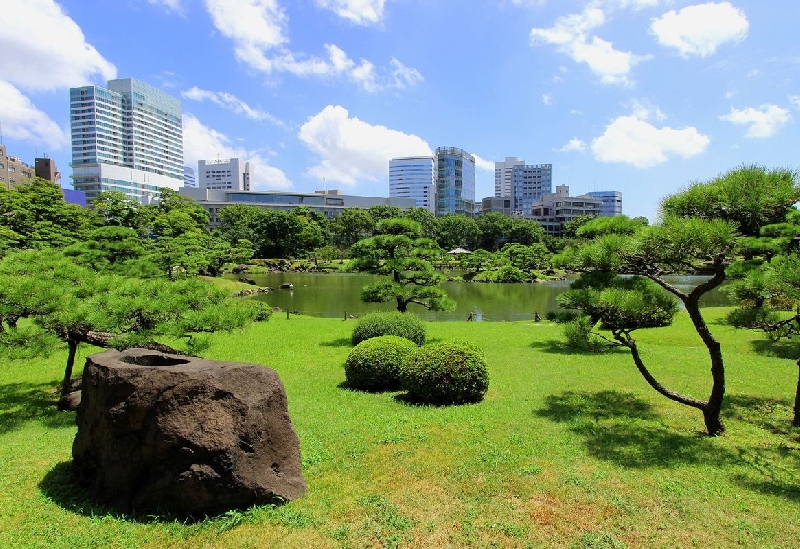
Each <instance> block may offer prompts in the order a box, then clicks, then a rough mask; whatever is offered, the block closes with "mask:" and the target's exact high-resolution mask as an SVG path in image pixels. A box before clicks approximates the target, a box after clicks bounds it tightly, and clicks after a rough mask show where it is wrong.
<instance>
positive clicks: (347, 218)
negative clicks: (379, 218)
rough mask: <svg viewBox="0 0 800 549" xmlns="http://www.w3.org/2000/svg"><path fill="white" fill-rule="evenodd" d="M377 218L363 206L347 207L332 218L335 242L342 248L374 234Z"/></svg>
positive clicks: (331, 228)
mask: <svg viewBox="0 0 800 549" xmlns="http://www.w3.org/2000/svg"><path fill="white" fill-rule="evenodd" d="M374 229H375V220H374V219H373V218H372V216H371V215H370V214H369V212H368V211H366V210H362V209H361V208H345V209H344V210H343V211H342V213H340V214H339V215H337V216H336V217H334V218H333V219H332V220H331V224H330V230H331V237H332V239H333V243H334V244H335V245H337V246H339V247H340V248H349V247H350V246H352V245H353V244H355V243H356V242H358V241H359V240H362V239H364V238H369V237H370V236H372V234H373V232H374Z"/></svg>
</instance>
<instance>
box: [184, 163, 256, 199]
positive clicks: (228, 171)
mask: <svg viewBox="0 0 800 549" xmlns="http://www.w3.org/2000/svg"><path fill="white" fill-rule="evenodd" d="M197 179H198V182H199V184H200V187H202V188H204V189H213V190H232V191H249V190H250V162H243V161H242V160H241V159H240V158H228V159H226V160H201V161H200V162H198V163H197Z"/></svg>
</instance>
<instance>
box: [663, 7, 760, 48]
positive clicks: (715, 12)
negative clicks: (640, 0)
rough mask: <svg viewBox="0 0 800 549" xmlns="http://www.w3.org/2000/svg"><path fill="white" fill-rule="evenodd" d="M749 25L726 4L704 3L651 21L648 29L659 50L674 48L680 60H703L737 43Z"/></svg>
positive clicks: (671, 12)
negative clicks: (692, 58)
mask: <svg viewBox="0 0 800 549" xmlns="http://www.w3.org/2000/svg"><path fill="white" fill-rule="evenodd" d="M748 27H749V23H748V21H747V17H746V16H745V14H744V11H742V10H741V9H739V8H735V7H733V6H732V5H731V4H730V3H729V2H720V3H715V2H708V3H706V4H698V5H696V6H687V7H685V8H683V9H682V10H680V11H678V12H676V11H674V10H672V11H669V12H667V13H665V14H664V15H662V16H661V17H659V18H656V19H653V20H652V22H651V25H650V29H651V31H652V32H653V34H654V35H655V36H656V39H657V40H658V42H659V43H660V44H661V45H662V46H666V47H669V48H675V49H676V50H678V53H679V54H680V55H682V56H683V57H689V56H691V55H698V56H700V57H706V56H709V55H711V54H713V53H714V52H716V51H717V48H719V47H720V46H721V45H722V44H724V43H726V42H741V41H742V40H744V39H745V37H746V36H747V30H748Z"/></svg>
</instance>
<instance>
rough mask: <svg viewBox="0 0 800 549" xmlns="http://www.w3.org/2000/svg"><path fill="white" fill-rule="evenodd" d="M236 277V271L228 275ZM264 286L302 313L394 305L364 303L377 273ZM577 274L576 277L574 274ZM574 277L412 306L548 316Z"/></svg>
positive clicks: (270, 297)
mask: <svg viewBox="0 0 800 549" xmlns="http://www.w3.org/2000/svg"><path fill="white" fill-rule="evenodd" d="M227 276H229V277H230V278H236V276H235V275H227ZM247 276H249V277H250V278H253V279H254V280H255V281H256V282H257V283H258V285H259V286H270V287H272V288H275V290H274V291H273V292H270V293H268V294H262V295H259V296H257V297H256V298H257V299H261V300H263V301H266V302H267V303H269V304H270V305H272V306H273V307H280V308H281V309H283V310H289V311H298V312H299V313H301V314H305V315H311V316H319V317H328V318H344V317H346V316H348V315H358V316H362V315H364V314H366V313H368V312H371V311H391V310H394V309H395V304H394V303H393V302H392V303H363V302H362V301H361V298H360V295H361V288H362V287H364V286H365V285H367V284H369V283H370V282H372V281H375V280H378V279H379V278H380V277H379V276H377V275H370V274H363V273H268V274H249V275H247ZM573 278H574V277H573ZM703 280H706V277H702V276H676V277H671V278H669V281H670V282H671V283H672V284H674V285H676V286H678V287H679V288H681V289H683V290H688V289H690V288H691V287H693V286H695V285H697V284H699V283H700V282H702V281H703ZM570 282H571V279H568V280H557V281H551V282H542V283H535V284H483V283H477V282H474V283H472V282H469V283H468V282H445V283H444V284H442V288H443V289H444V290H445V291H446V292H447V293H448V295H450V297H452V298H453V299H454V300H455V301H456V310H455V311H453V312H451V313H439V312H431V311H426V310H425V309H423V308H422V307H421V306H419V305H415V304H411V305H409V308H408V310H409V311H410V312H413V313H415V314H416V315H418V316H420V317H422V318H424V319H426V320H466V319H467V317H468V316H469V315H470V314H472V315H473V318H474V319H475V320H490V321H512V320H533V319H534V316H535V314H536V313H539V315H540V316H541V317H542V318H544V317H545V315H546V314H547V312H549V311H555V310H556V309H557V307H556V296H557V295H558V294H560V293H561V292H563V291H565V290H567V289H568V288H569V285H570ZM283 283H290V284H292V285H294V289H293V290H280V289H278V287H279V286H280V285H281V284H283ZM728 304H729V301H728V299H727V297H726V296H725V294H723V293H721V292H719V291H718V290H715V291H713V292H710V293H709V294H707V295H705V296H704V297H703V299H702V300H701V305H703V306H704V307H709V306H710V307H714V306H725V305H728Z"/></svg>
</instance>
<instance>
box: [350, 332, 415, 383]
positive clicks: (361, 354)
mask: <svg viewBox="0 0 800 549" xmlns="http://www.w3.org/2000/svg"><path fill="white" fill-rule="evenodd" d="M416 348H417V346H416V344H415V343H414V342H413V341H410V340H408V339H406V338H404V337H400V336H393V335H387V336H380V337H373V338H370V339H367V340H365V341H362V342H361V343H359V344H358V345H356V346H355V347H354V348H353V350H352V351H350V354H349V355H348V356H347V360H346V361H345V363H344V375H345V377H346V378H347V385H348V386H349V387H351V388H353V389H360V390H362V391H394V390H397V389H399V388H400V366H401V365H402V363H403V359H405V357H406V356H408V355H409V354H411V353H412V352H413V351H414V350H415V349H416Z"/></svg>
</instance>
